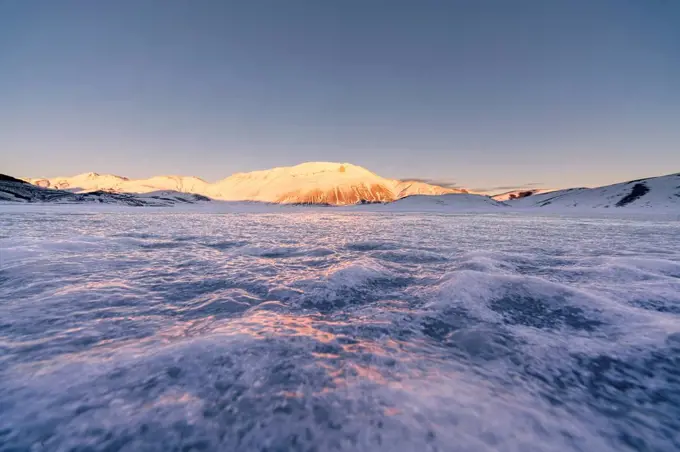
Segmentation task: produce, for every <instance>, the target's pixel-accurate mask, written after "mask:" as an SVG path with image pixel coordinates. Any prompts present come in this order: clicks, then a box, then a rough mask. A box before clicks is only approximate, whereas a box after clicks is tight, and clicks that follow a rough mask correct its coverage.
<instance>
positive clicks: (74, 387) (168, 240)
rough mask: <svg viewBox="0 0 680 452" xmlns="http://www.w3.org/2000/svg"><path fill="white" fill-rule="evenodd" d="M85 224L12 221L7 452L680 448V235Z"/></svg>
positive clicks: (422, 217) (69, 214) (133, 217)
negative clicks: (34, 450) (87, 451)
mask: <svg viewBox="0 0 680 452" xmlns="http://www.w3.org/2000/svg"><path fill="white" fill-rule="evenodd" d="M427 199H428V200H429V198H427ZM473 199H476V198H473ZM407 200H408V199H407ZM407 200H404V201H407ZM208 204H210V203H208ZM225 204H229V203H225ZM251 204H252V205H257V206H261V205H262V204H259V203H251ZM392 205H398V203H395V204H392ZM86 207H88V206H78V205H77V206H67V207H64V206H48V205H15V206H13V208H14V209H13V210H8V209H7V206H3V207H2V209H3V210H2V215H0V299H1V300H2V303H0V319H1V322H2V328H0V382H2V384H0V406H2V429H0V442H1V443H2V445H3V446H4V447H5V448H7V449H13V450H30V449H31V448H35V447H38V445H39V447H40V448H42V449H45V450H82V449H93V450H106V449H108V450H112V449H123V450H126V449H127V450H174V449H180V450H181V449H184V450H192V449H198V450H206V451H213V450H216V451H217V450H243V451H251V450H252V451H255V450H260V451H261V450H338V451H343V450H346V451H366V452H368V451H390V452H393V451H397V452H400V451H413V450H423V451H425V450H461V451H468V450H489V451H491V450H507V451H524V450H540V451H583V450H597V451H620V450H628V449H633V448H634V447H633V446H631V445H638V446H640V447H638V449H643V448H646V449H648V450H677V449H678V446H680V438H678V436H677V432H678V431H680V411H679V407H680V400H679V399H678V394H680V386H679V385H680V382H678V378H677V363H678V360H680V222H678V221H677V220H663V219H659V218H657V219H654V220H650V219H649V218H647V217H641V218H618V217H611V216H610V217H608V218H602V217H589V216H580V215H573V216H564V215H562V214H559V215H552V216H551V215H548V216H537V215H535V214H531V215H529V214H526V215H523V214H503V215H495V214H489V213H485V214H482V215H468V214H458V215H433V214H429V213H428V214H420V213H408V212H399V214H398V215H391V214H387V215H386V214H383V213H376V212H372V211H370V210H362V209H364V208H372V207H378V208H386V207H389V206H361V207H360V208H357V209H349V208H347V209H332V208H321V207H316V208H305V207H297V206H269V210H268V211H262V212H260V211H257V212H252V213H249V212H246V211H243V210H242V211H238V212H236V211H234V212H223V213H218V214H211V213H209V212H207V211H206V210H197V211H195V212H190V211H182V210H180V209H173V208H168V209H140V208H133V207H120V206H101V210H97V209H93V208H90V210H86V209H85V208H86ZM201 207H202V206H201ZM81 208H82V209H81ZM187 208H190V209H198V208H199V206H188V207H187ZM498 209H506V208H502V207H499V208H498ZM622 210H625V209H622ZM539 211H541V212H542V210H539ZM288 212H295V214H294V215H292V214H288ZM532 212H536V211H535V210H534V211H532ZM641 445H643V446H644V447H642V446H641Z"/></svg>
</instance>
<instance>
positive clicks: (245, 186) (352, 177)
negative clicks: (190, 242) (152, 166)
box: [25, 162, 467, 205]
mask: <svg viewBox="0 0 680 452" xmlns="http://www.w3.org/2000/svg"><path fill="white" fill-rule="evenodd" d="M25 180H26V181H27V182H30V183H32V184H34V185H38V186H40V187H43V188H56V189H61V190H67V191H72V192H75V193H83V192H89V191H96V190H102V191H109V192H115V193H148V192H151V191H158V190H174V191H178V192H182V193H194V194H199V195H202V196H207V197H209V198H212V199H216V200H221V201H261V202H273V203H279V204H328V205H352V204H361V203H366V202H391V201H395V200H397V199H401V198H404V197H406V196H411V195H443V194H449V193H466V192H467V191H466V190H464V189H459V188H448V187H441V186H438V185H433V184H427V183H425V182H419V181H402V180H397V179H388V178H384V177H382V176H379V175H377V174H376V173H373V172H372V171H369V170H367V169H366V168H363V167H361V166H357V165H353V164H351V163H335V162H306V163H301V164H299V165H295V166H289V167H276V168H272V169H269V170H257V171H251V172H247V173H243V172H240V173H235V174H232V175H231V176H229V177H226V178H224V179H221V180H218V181H217V182H214V183H210V182H206V181H205V180H203V179H201V178H198V177H195V176H155V177H151V178H148V179H129V178H127V177H123V176H117V175H114V174H99V173H83V174H78V175H76V176H72V177H56V178H26V179H25Z"/></svg>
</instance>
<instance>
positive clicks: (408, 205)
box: [353, 193, 510, 213]
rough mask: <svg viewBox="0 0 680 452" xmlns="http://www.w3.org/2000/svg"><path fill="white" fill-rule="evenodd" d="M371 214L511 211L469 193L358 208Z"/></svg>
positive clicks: (406, 199) (503, 205)
mask: <svg viewBox="0 0 680 452" xmlns="http://www.w3.org/2000/svg"><path fill="white" fill-rule="evenodd" d="M353 209H360V210H363V211H371V212H374V211H375V212H438V213H451V212H486V211H490V212H499V211H509V210H510V209H508V206H507V205H506V204H505V203H502V202H498V201H495V200H493V199H491V198H489V197H488V196H483V195H473V194H469V193H452V194H446V195H437V196H426V195H413V196H408V197H406V198H403V199H399V200H397V201H394V202H392V203H389V204H369V205H363V206H358V207H355V208H353Z"/></svg>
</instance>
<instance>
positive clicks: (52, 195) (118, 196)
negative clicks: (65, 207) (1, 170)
mask: <svg viewBox="0 0 680 452" xmlns="http://www.w3.org/2000/svg"><path fill="white" fill-rule="evenodd" d="M204 201H210V199H209V198H207V197H205V196H202V195H197V194H193V193H180V192H177V191H163V192H152V193H145V194H130V193H112V192H108V191H102V190H97V191H91V192H87V193H73V192H70V191H66V190H59V189H47V188H43V187H39V186H36V185H32V184H30V183H27V182H24V181H22V180H18V179H15V178H12V177H9V176H5V175H2V174H0V202H9V203H59V204H81V203H97V204H115V205H123V206H152V207H168V206H173V205H177V204H195V203H198V202H204Z"/></svg>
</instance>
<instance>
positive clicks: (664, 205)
mask: <svg viewBox="0 0 680 452" xmlns="http://www.w3.org/2000/svg"><path fill="white" fill-rule="evenodd" d="M507 203H508V204H509V205H510V206H512V207H522V208H529V207H541V208H547V209H551V210H559V209H574V208H577V209H579V208H580V209H591V208H603V209H610V208H611V209H619V208H626V209H644V210H649V211H652V210H659V211H674V212H680V173H676V174H669V175H667V176H658V177H649V178H646V179H638V180H632V181H628V182H622V183H619V184H614V185H607V186H604V187H597V188H570V189H566V190H557V191H552V192H548V193H541V194H537V195H533V196H528V197H524V198H518V199H510V200H508V201H507Z"/></svg>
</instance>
